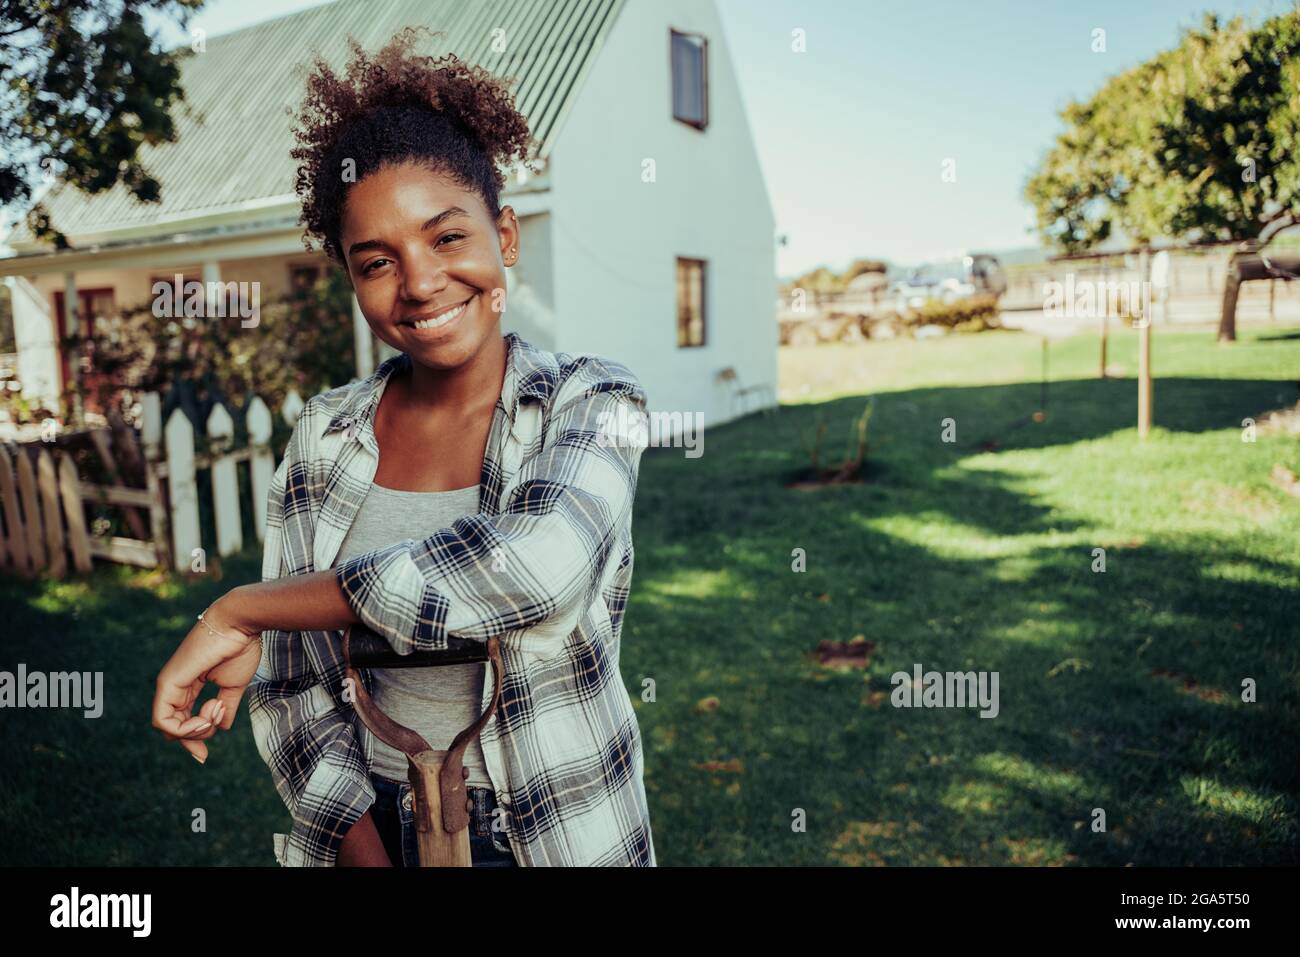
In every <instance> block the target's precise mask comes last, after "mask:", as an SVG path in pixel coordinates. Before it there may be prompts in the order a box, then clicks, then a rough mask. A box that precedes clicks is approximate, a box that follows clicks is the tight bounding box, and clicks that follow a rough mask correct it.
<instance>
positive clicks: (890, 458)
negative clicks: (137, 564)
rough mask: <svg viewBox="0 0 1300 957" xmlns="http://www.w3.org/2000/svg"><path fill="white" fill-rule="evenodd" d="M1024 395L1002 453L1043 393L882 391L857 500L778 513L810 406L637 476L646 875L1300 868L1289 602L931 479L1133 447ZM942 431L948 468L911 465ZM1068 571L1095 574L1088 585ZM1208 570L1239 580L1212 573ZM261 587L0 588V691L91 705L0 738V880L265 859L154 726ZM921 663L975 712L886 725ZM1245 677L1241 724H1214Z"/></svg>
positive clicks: (967, 485)
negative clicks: (982, 443)
mask: <svg viewBox="0 0 1300 957" xmlns="http://www.w3.org/2000/svg"><path fill="white" fill-rule="evenodd" d="M1050 389H1051V391H1050V393H1049V415H1048V419H1047V421H1046V422H1044V423H1042V424H1038V423H1035V424H1034V425H1033V426H1032V427H1028V426H1027V427H1025V428H1024V429H1021V430H1019V431H1017V432H1014V433H1008V432H1007V431H1006V425H1007V423H1010V422H1014V421H1016V420H1018V419H1020V418H1022V417H1023V416H1025V415H1027V414H1029V413H1030V412H1032V411H1034V410H1035V409H1036V408H1037V401H1038V386H1037V385H1032V384H1025V385H1013V386H992V387H985V388H957V389H951V388H948V389H918V390H911V391H905V392H894V393H885V394H882V395H881V396H879V397H878V401H877V408H876V413H875V415H874V417H873V420H872V426H871V428H872V431H871V434H870V435H869V439H870V440H871V441H872V450H871V452H870V453H869V454H870V455H871V456H872V457H873V459H874V460H875V461H877V462H878V463H879V471H877V472H876V473H874V478H873V481H871V482H868V483H864V484H861V485H849V486H843V487H836V488H829V489H823V490H817V491H814V492H809V493H804V492H796V491H791V490H788V489H785V488H784V487H783V486H782V480H783V478H784V477H786V476H788V475H789V473H790V472H791V471H792V470H793V469H796V468H798V467H799V465H800V464H802V462H801V457H802V455H803V453H802V451H801V447H800V441H799V433H800V431H802V430H810V429H811V428H812V427H813V423H814V421H815V416H816V414H817V412H818V411H824V412H825V413H826V414H827V415H828V417H829V419H830V421H831V423H832V428H831V429H830V430H829V441H831V442H835V441H837V438H836V433H837V432H838V435H839V437H841V438H843V440H844V441H845V442H846V443H847V441H848V428H849V424H850V423H851V421H852V420H853V418H854V417H855V416H856V415H857V414H859V413H860V412H861V407H862V403H863V399H862V398H861V397H858V398H847V399H841V400H836V401H834V402H828V403H824V404H822V405H821V406H803V405H801V406H795V407H786V408H784V409H783V410H782V411H781V413H780V415H779V416H777V417H775V418H766V419H765V418H762V417H751V418H748V419H745V420H742V421H739V422H736V423H733V424H731V425H728V426H724V427H721V428H717V429H714V430H711V431H710V432H709V434H708V441H707V443H706V445H707V447H708V454H707V455H705V456H704V457H703V458H700V459H684V458H683V457H682V455H681V452H680V450H671V449H652V450H649V451H647V453H646V454H645V457H644V460H643V466H642V470H641V479H640V483H639V494H638V498H637V504H636V516H635V519H634V528H635V535H636V541H637V559H636V580H635V584H634V587H633V589H632V596H631V602H630V604H629V607H628V612H627V617H626V621H625V630H624V635H623V638H624V640H623V648H622V667H623V673H624V677H625V680H626V682H627V684H628V686H629V688H630V689H631V690H632V695H633V703H634V705H635V707H636V708H637V711H638V715H639V719H640V723H641V727H642V732H643V736H644V741H645V749H646V783H647V789H648V791H649V794H650V800H651V812H652V821H653V825H654V830H655V843H656V849H657V852H658V854H659V858H660V860H661V861H662V862H663V863H665V864H694V865H699V864H824V863H842V864H885V863H887V864H945V863H950V864H958V863H965V864H1037V863H1051V864H1093V865H1118V864H1124V863H1128V862H1134V863H1137V864H1140V865H1185V864H1198V865H1209V864H1220V863H1223V864H1245V863H1284V862H1286V863H1294V862H1295V861H1296V846H1297V827H1296V813H1297V791H1298V790H1300V787H1298V785H1300V781H1298V780H1297V769H1296V765H1295V762H1294V759H1293V757H1294V755H1295V754H1296V753H1297V751H1298V750H1300V749H1298V747H1297V745H1300V740H1298V735H1297V728H1298V727H1300V722H1298V721H1297V718H1300V703H1298V702H1297V693H1296V690H1295V653H1294V648H1293V641H1294V622H1295V620H1296V618H1297V600H1296V590H1295V589H1294V588H1288V587H1285V586H1284V585H1280V584H1277V582H1286V581H1289V580H1291V579H1292V577H1293V576H1294V567H1293V566H1292V565H1289V564H1287V563H1286V562H1284V561H1276V560H1273V559H1270V558H1268V557H1267V556H1266V555H1262V554H1261V553H1260V551H1259V550H1258V549H1257V548H1252V549H1250V550H1247V549H1246V548H1245V547H1244V546H1243V545H1241V544H1240V543H1237V542H1235V540H1234V541H1233V542H1226V541H1224V540H1221V539H1219V538H1216V537H1213V536H1203V535H1194V534H1190V533H1189V534H1179V535H1164V536H1158V537H1153V538H1147V539H1146V540H1143V541H1142V542H1141V543H1140V544H1138V545H1137V546H1136V547H1131V543H1129V542H1128V541H1127V540H1126V537H1123V538H1120V539H1117V540H1113V541H1112V540H1099V541H1097V542H1095V543H1094V542H1092V541H1091V540H1090V535H1089V532H1090V527H1091V524H1092V523H1091V522H1090V521H1089V519H1088V516H1087V515H1086V514H1084V513H1081V512H1077V511H1075V512H1064V511H1062V510H1060V509H1057V508H1053V507H1051V506H1049V505H1048V504H1046V503H1044V502H1043V501H1039V500H1036V499H1035V498H1034V497H1032V496H1030V495H1029V494H1027V493H1026V492H1024V491H1023V489H1022V487H1021V486H1022V484H1023V481H1022V480H1023V477H1024V476H1023V473H1022V472H1017V471H1015V470H1013V469H1010V468H1000V467H997V459H996V458H993V459H992V460H991V461H992V467H983V468H981V469H979V470H974V469H966V468H959V467H957V463H958V462H959V461H960V460H961V459H964V458H966V457H968V456H969V455H970V454H971V452H972V443H973V442H975V441H976V439H977V438H978V437H980V436H982V435H985V434H992V435H1003V436H1005V441H1003V442H1002V445H1001V448H1002V449H1003V450H1005V451H1010V450H1014V449H1026V450H1030V449H1040V450H1041V449H1048V448H1050V447H1054V446H1055V447H1062V448H1064V447H1068V446H1070V445H1073V444H1075V443H1079V442H1083V441H1088V440H1092V439H1100V438H1104V437H1106V436H1108V435H1111V434H1112V433H1115V432H1117V431H1120V430H1124V429H1129V428H1131V427H1132V424H1133V423H1132V419H1133V415H1134V391H1135V385H1134V383H1132V382H1131V381H1127V382H1125V381H1113V380H1112V381H1104V382H1103V381H1092V382H1087V381H1079V382H1060V383H1052V384H1051V387H1050ZM1286 389H1290V390H1291V391H1290V392H1287V393H1286V394H1287V396H1288V397H1289V398H1288V401H1294V398H1295V391H1294V384H1291V383H1279V382H1272V381H1255V382H1251V381H1241V380H1225V381H1217V380H1195V379H1181V380H1180V379H1175V380H1160V382H1159V383H1158V388H1157V395H1156V422H1157V424H1158V425H1160V426H1162V427H1164V428H1165V429H1169V430H1172V431H1176V432H1183V433H1189V434H1190V433H1200V432H1205V431H1207V430H1211V429H1216V428H1217V429H1222V428H1235V427H1238V426H1239V425H1240V420H1241V418H1244V417H1246V416H1255V415H1258V414H1259V413H1260V412H1261V411H1262V410H1264V409H1267V408H1273V407H1275V406H1276V405H1277V404H1278V402H1277V400H1276V396H1277V395H1278V393H1279V392H1284V391H1285V390H1286ZM945 417H952V418H954V419H955V420H956V422H957V432H958V435H957V438H958V441H957V442H956V443H953V444H946V443H943V442H941V441H939V440H938V436H939V430H940V428H941V424H940V423H941V420H942V419H943V418H945ZM830 448H831V450H832V451H833V450H834V448H835V446H834V445H831V446H830ZM985 464H986V465H988V462H986V463H985ZM1104 479H1105V477H1104V476H1101V477H1099V481H1104ZM1139 531H1141V530H1136V531H1135V534H1136V532H1139ZM926 536H930V537H929V538H927V537H926ZM1052 536H1061V537H1062V538H1063V540H1064V541H1066V542H1067V543H1068V544H1066V545H1064V546H1062V547H1053V546H1052V545H1050V544H1044V543H1043V541H1042V539H1048V538H1051V537H1052ZM955 537H959V538H960V539H961V540H960V542H958V543H957V545H958V546H960V547H954V548H948V549H945V548H943V547H942V546H944V545H945V544H946V543H945V539H946V538H955ZM1138 537H1139V538H1140V537H1141V536H1138ZM1018 540H1019V541H1018ZM1085 540H1086V543H1085V544H1081V542H1083V541H1085ZM1094 544H1096V545H1101V546H1103V547H1106V548H1107V549H1108V567H1107V571H1106V573H1105V574H1099V573H1094V572H1093V571H1092V570H1091V562H1092V555H1091V548H1092V547H1093V545H1094ZM797 548H802V549H804V550H805V551H806V555H807V570H806V571H805V572H803V573H801V574H794V573H793V572H792V571H791V562H792V560H793V557H792V552H793V550H794V549H797ZM963 549H965V551H963ZM1212 565H1225V566H1241V567H1248V568H1250V569H1251V571H1252V576H1251V577H1248V578H1247V579H1245V580H1242V579H1240V578H1236V579H1233V578H1223V577H1209V570H1210V567H1211V566H1212ZM259 573H260V560H259V557H258V556H257V554H256V549H252V548H250V549H248V550H247V551H246V552H245V554H244V555H243V556H242V557H241V558H239V559H238V560H235V561H228V562H227V563H226V565H225V568H224V573H223V574H224V577H223V579H222V580H221V581H219V582H218V581H213V580H210V579H207V580H203V581H200V582H179V581H177V580H174V579H171V578H169V577H168V576H160V577H159V580H158V582H156V583H154V584H148V582H147V577H146V576H141V575H138V574H130V573H127V572H125V571H124V570H122V569H114V568H99V569H98V570H97V571H96V573H95V575H94V576H93V577H92V578H90V579H89V580H87V581H83V582H71V583H68V584H63V585H58V584H51V583H39V584H32V583H24V582H17V581H14V580H12V579H3V580H0V599H2V600H3V606H4V608H5V616H6V632H7V635H8V637H7V638H6V640H5V642H4V659H3V661H0V668H4V669H8V670H13V669H14V668H16V666H17V664H18V663H19V662H22V663H24V664H26V666H27V667H28V668H29V669H32V670H44V671H61V670H76V671H103V672H104V695H105V705H104V713H103V716H102V717H100V718H96V719H86V718H83V717H81V715H80V714H79V713H73V712H70V711H66V710H64V711H55V710H16V711H12V712H9V713H7V714H6V715H5V721H4V723H3V725H0V758H2V759H3V762H4V767H5V769H6V772H7V773H6V777H7V782H8V787H7V788H6V789H5V792H4V794H3V796H2V797H0V802H3V811H4V814H3V819H4V820H5V822H6V824H5V827H4V829H3V836H2V837H0V855H3V858H2V859H3V860H5V861H6V862H7V863H10V864H18V865H25V864H61V865H71V864H80V865H93V864H109V865H125V864H264V865H271V864H272V863H273V861H272V856H271V847H270V840H271V837H270V835H271V833H272V832H273V831H283V830H287V828H288V826H289V817H288V814H287V812H286V811H285V810H284V807H283V805H282V804H281V803H280V800H279V798H278V796H277V795H276V794H275V792H274V789H273V787H272V784H271V779H270V775H269V772H268V771H267V769H266V768H265V766H264V765H263V763H262V761H261V759H260V757H259V756H258V755H257V752H256V749H255V747H254V744H253V741H252V739H251V736H250V734H249V731H248V718H247V711H246V709H244V708H241V713H240V715H239V717H238V718H237V720H236V724H235V729H234V731H233V732H232V733H229V734H225V735H219V736H218V737H217V738H216V739H214V740H213V741H211V742H209V743H210V753H211V757H210V758H209V761H208V764H207V765H206V766H202V767H201V766H199V765H198V764H197V763H195V762H194V761H193V760H192V759H190V758H189V757H188V756H187V755H186V754H185V752H184V751H183V750H182V749H181V748H180V746H179V745H177V744H175V743H172V742H166V741H164V740H163V739H162V738H161V736H160V735H158V733H157V732H155V731H153V730H152V728H151V727H150V718H149V714H148V708H149V704H150V701H151V699H152V693H153V681H154V678H155V677H156V675H157V672H158V669H159V668H160V667H161V666H162V664H163V662H164V661H165V660H166V658H167V657H168V655H169V654H170V653H171V651H172V650H173V649H174V648H175V645H176V644H177V643H178V642H179V641H180V639H181V637H183V635H184V634H185V633H186V632H187V631H188V629H189V627H190V626H191V624H192V623H193V620H194V616H195V615H196V614H197V613H198V612H199V611H200V610H202V608H204V607H205V606H206V605H207V604H208V603H209V602H210V601H212V600H213V599H215V598H216V597H218V596H219V595H220V594H222V593H223V592H224V591H225V590H226V589H228V588H230V587H233V586H235V585H237V584H241V583H243V582H247V581H256V580H258V578H259V577H260V574H259ZM857 634H863V635H864V636H865V637H866V638H868V639H870V640H871V641H874V642H876V643H877V648H876V652H875V656H874V658H873V659H872V661H871V662H870V664H869V666H868V667H867V669H866V670H865V671H854V672H847V673H841V672H833V671H829V670H827V669H824V668H822V667H820V666H818V665H816V664H815V663H814V662H813V660H812V659H811V656H810V652H811V651H812V649H813V648H815V647H816V644H817V642H818V641H819V640H821V639H823V638H831V639H836V640H845V639H848V638H850V637H852V636H853V635H857ZM918 662H919V663H921V664H922V666H923V668H924V669H926V670H940V671H946V670H954V671H957V670H960V671H967V670H976V671H996V672H998V674H999V680H1000V711H999V714H998V716H997V717H996V718H992V719H984V718H980V717H979V716H978V714H977V713H976V711H975V710H960V709H932V710H930V709H921V710H904V709H896V708H893V707H891V705H890V701H889V696H890V692H891V690H892V687H891V682H890V676H891V675H892V674H893V673H894V672H896V671H910V670H911V668H912V665H913V664H914V663H918ZM647 678H652V679H654V682H655V688H656V694H655V700H654V701H643V700H642V688H643V687H644V685H643V682H644V680H645V679H647ZM1245 678H1252V679H1254V680H1255V681H1256V682H1257V683H1258V703H1255V704H1245V703H1243V702H1242V701H1241V697H1240V694H1241V682H1242V680H1243V679H1245ZM710 698H716V706H715V705H714V704H713V703H712V702H709V703H707V704H703V705H702V704H701V702H703V701H705V700H706V699H710ZM714 761H716V762H720V763H718V764H707V763H705V762H714ZM728 762H736V763H728ZM1095 808H1101V809H1103V810H1104V811H1105V814H1106V824H1107V829H1106V830H1105V831H1104V832H1102V833H1094V832H1093V831H1092V829H1091V826H1090V825H1091V823H1092V820H1093V813H1094V809H1095ZM199 812H201V813H199ZM200 819H201V820H202V823H203V827H202V829H198V828H197V827H196V821H198V820H200ZM800 819H803V820H805V821H806V829H805V830H803V831H796V830H792V824H793V823H796V822H797V821H799V820H800Z"/></svg>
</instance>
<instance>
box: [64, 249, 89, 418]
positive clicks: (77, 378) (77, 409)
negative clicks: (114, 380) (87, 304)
mask: <svg viewBox="0 0 1300 957" xmlns="http://www.w3.org/2000/svg"><path fill="white" fill-rule="evenodd" d="M80 312H81V310H80V309H78V308H77V274H76V273H75V272H73V271H72V270H69V271H67V272H65V273H64V274H63V328H64V331H65V332H66V333H67V334H68V335H69V336H74V337H75V339H74V340H73V346H72V354H71V355H70V356H68V382H67V383H66V384H67V386H68V388H70V389H71V390H72V392H71V407H70V408H69V409H68V414H69V417H70V418H71V420H72V423H71V424H72V427H73V428H78V427H80V426H81V424H82V422H83V421H84V420H83V415H84V410H83V409H82V404H81V356H82V348H81V345H82V344H81V329H80V328H79V323H78V314H79V313H80ZM59 347H60V354H62V349H63V343H59Z"/></svg>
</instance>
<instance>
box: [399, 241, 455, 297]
mask: <svg viewBox="0 0 1300 957" xmlns="http://www.w3.org/2000/svg"><path fill="white" fill-rule="evenodd" d="M403 259H404V264H403V267H404V268H403V269H402V285H401V289H400V290H399V291H400V293H401V296H402V298H403V299H406V300H408V301H410V302H427V301H428V300H430V299H433V298H434V297H435V296H436V295H437V294H438V293H439V292H440V291H441V290H443V289H445V288H447V273H446V271H445V270H443V268H442V265H441V263H439V261H438V257H436V256H434V255H432V254H431V253H430V252H429V251H427V250H425V249H422V248H421V249H416V250H414V251H412V252H411V253H409V254H408V255H407V256H405V257H403Z"/></svg>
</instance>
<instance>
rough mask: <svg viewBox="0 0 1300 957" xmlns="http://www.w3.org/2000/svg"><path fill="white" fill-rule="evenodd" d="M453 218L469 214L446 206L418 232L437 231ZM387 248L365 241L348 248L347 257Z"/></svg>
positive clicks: (372, 241)
mask: <svg viewBox="0 0 1300 957" xmlns="http://www.w3.org/2000/svg"><path fill="white" fill-rule="evenodd" d="M455 216H469V213H468V212H466V211H465V210H463V209H461V208H460V207H459V206H448V207H447V208H446V209H444V210H443V211H442V212H441V213H439V214H438V215H437V216H434V217H432V218H430V219H429V220H427V221H426V222H425V224H424V225H423V226H421V227H420V232H422V233H423V232H426V231H428V230H430V229H437V228H438V227H439V226H441V225H442V224H443V223H444V222H446V221H447V220H449V219H451V218H453V217H455ZM387 248H388V247H387V246H386V245H385V244H384V243H383V242H381V241H380V240H378V239H365V240H362V241H361V242H359V243H353V244H352V245H351V246H349V247H348V255H349V256H351V255H353V254H354V253H363V252H368V251H370V250H371V249H387Z"/></svg>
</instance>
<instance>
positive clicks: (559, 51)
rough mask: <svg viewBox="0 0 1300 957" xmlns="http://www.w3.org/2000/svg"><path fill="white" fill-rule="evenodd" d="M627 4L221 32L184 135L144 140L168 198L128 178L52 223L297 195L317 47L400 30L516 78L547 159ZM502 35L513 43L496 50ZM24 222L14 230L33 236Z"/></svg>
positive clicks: (370, 46) (173, 213) (185, 69)
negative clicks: (156, 197)
mask: <svg viewBox="0 0 1300 957" xmlns="http://www.w3.org/2000/svg"><path fill="white" fill-rule="evenodd" d="M624 2H625V0H383V2H375V0H339V2H337V3H330V4H325V5H322V6H319V7H313V8H312V9H310V10H304V11H302V12H299V13H295V14H292V15H290V16H286V17H281V18H279V19H276V20H271V21H268V22H265V23H260V24H257V25H256V26H252V27H247V28H245V29H243V30H238V31H236V32H234V33H229V34H226V35H224V36H219V37H212V38H209V39H208V41H207V49H206V51H204V52H202V53H196V54H194V55H192V56H190V57H188V58H186V59H185V60H184V61H183V63H182V73H181V79H182V84H183V87H184V90H185V96H186V102H187V103H188V104H189V109H188V110H187V109H186V108H185V107H181V108H179V109H178V110H177V111H176V120H177V141H176V142H175V143H172V144H166V145H163V146H160V147H144V148H143V149H142V150H141V154H140V157H141V160H142V161H143V163H144V165H145V168H146V169H148V170H150V171H151V172H152V173H153V174H154V176H156V177H157V178H158V180H159V182H160V183H161V184H162V201H161V202H160V203H155V204H144V203H139V202H137V201H136V200H135V199H134V198H132V197H131V195H130V194H129V193H128V192H127V191H126V190H125V189H124V188H123V187H122V186H121V185H120V184H119V185H118V186H115V187H114V188H113V189H111V190H109V191H108V192H105V193H101V194H100V195H98V196H93V197H92V196H87V195H86V194H84V193H81V192H80V191H78V190H75V189H68V188H65V189H60V190H59V191H57V192H53V193H51V195H50V196H49V197H47V199H46V205H47V206H48V208H49V209H50V212H51V215H52V218H53V221H54V225H55V226H56V227H57V228H59V229H61V230H62V231H63V232H65V233H66V234H67V235H68V236H69V237H71V238H72V240H73V243H74V244H75V243H76V238H77V237H78V236H84V235H91V234H95V233H99V232H102V231H104V230H106V229H111V228H118V227H123V226H133V225H147V224H149V223H151V222H160V221H167V220H172V219H176V218H182V219H183V218H185V217H189V216H198V215H203V214H209V213H220V212H223V211H228V210H233V209H238V208H240V207H241V206H245V205H247V204H250V203H256V202H257V201H259V200H266V199H269V198H271V197H283V196H286V195H291V194H292V193H293V181H294V169H295V164H294V162H293V160H292V159H291V158H290V156H289V150H290V149H291V148H292V147H293V135H292V132H291V128H290V127H291V117H290V115H289V113H287V112H286V107H290V108H294V109H296V107H297V105H298V103H299V102H300V100H301V97H302V93H303V75H302V74H301V73H299V72H296V71H297V70H298V68H299V67H300V66H305V65H306V64H307V62H308V60H309V58H310V57H311V55H312V54H313V53H317V52H318V53H320V55H321V56H323V57H324V58H325V60H326V61H328V62H329V63H330V64H331V65H333V66H334V67H336V68H339V67H342V65H343V64H344V62H345V60H346V57H347V37H348V36H349V35H352V36H355V37H356V38H357V40H359V41H360V42H361V44H362V46H363V47H364V48H365V49H366V50H367V51H371V52H373V51H374V50H376V49H378V48H379V47H380V46H382V45H383V43H384V42H386V41H387V40H388V39H389V38H390V37H392V35H393V34H394V33H395V32H396V31H397V30H398V29H400V28H401V27H404V26H410V25H424V26H428V27H430V28H431V29H433V30H438V31H445V33H446V36H445V37H443V38H441V39H439V40H435V41H433V42H432V43H430V42H428V40H427V38H426V41H425V43H424V44H422V45H421V47H420V49H419V52H421V53H426V54H430V55H434V56H437V55H440V54H442V53H444V52H448V51H450V52H453V53H455V54H456V55H457V56H458V57H460V58H461V59H463V60H466V61H468V62H472V63H478V64H481V65H482V66H484V67H486V68H487V69H489V70H491V71H492V72H493V73H495V74H496V75H498V76H503V77H511V78H513V79H514V82H513V83H512V90H513V91H514V93H515V98H516V103H517V105H518V106H519V108H520V110H521V111H522V112H523V114H524V115H525V116H526V117H527V118H528V121H529V127H530V130H531V132H532V134H533V136H534V137H535V138H536V140H537V141H538V144H539V145H538V151H537V152H538V155H539V156H541V157H542V158H546V157H547V156H548V155H549V153H550V149H551V146H552V145H553V143H554V141H555V136H556V134H557V133H558V131H559V127H560V123H561V122H562V121H563V119H564V116H565V113H566V111H567V109H568V107H569V106H570V104H571V103H572V101H573V99H574V95H575V93H576V91H577V89H578V85H579V83H580V82H581V80H582V77H583V75H584V74H585V72H586V69H587V67H589V65H590V64H591V62H592V61H593V60H594V57H595V54H596V52H597V51H598V50H599V48H600V45H601V43H602V41H603V40H604V37H605V36H606V34H607V33H608V31H609V28H610V26H611V25H612V24H613V22H614V20H615V18H616V17H617V15H618V12H619V10H620V9H621V8H622V5H623V3H624ZM497 30H503V31H504V40H505V50H504V51H503V52H496V51H495V50H493V42H494V39H495V38H496V36H498V34H496V31H497ZM30 239H31V237H30V235H29V234H28V233H27V230H26V228H25V226H22V225H20V226H19V227H18V228H17V229H15V231H14V233H13V234H12V235H11V237H10V241H11V242H13V243H19V242H23V241H29V240H30Z"/></svg>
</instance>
